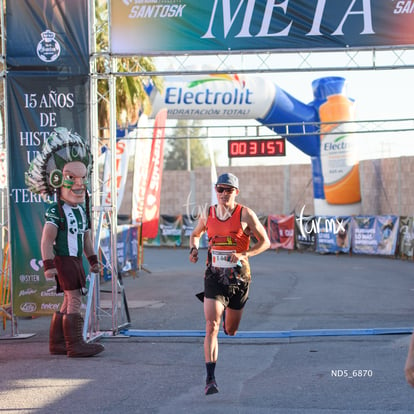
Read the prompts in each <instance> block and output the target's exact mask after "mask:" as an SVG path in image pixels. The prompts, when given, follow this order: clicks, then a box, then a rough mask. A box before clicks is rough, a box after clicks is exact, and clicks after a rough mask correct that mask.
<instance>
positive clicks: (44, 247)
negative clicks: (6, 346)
mask: <svg viewBox="0 0 414 414" xmlns="http://www.w3.org/2000/svg"><path fill="white" fill-rule="evenodd" d="M91 171H92V155H91V152H90V149H89V146H88V145H87V143H85V142H84V140H83V139H82V137H80V136H79V135H77V134H76V133H73V132H70V131H68V130H67V129H66V128H56V129H55V130H54V131H53V132H52V133H51V134H50V136H49V138H48V139H47V141H46V142H45V143H44V145H43V147H42V151H41V152H40V153H39V154H38V155H37V156H36V158H35V159H34V160H33V161H32V163H31V164H30V167H29V170H28V172H27V173H26V176H25V179H26V185H27V186H28V188H29V190H30V191H31V192H33V193H35V194H40V195H42V197H47V196H53V195H54V194H55V193H56V195H57V197H56V198H57V202H55V203H52V204H51V205H50V206H49V207H48V209H47V211H46V214H45V219H46V220H45V225H44V227H43V232H42V240H41V253H42V259H43V266H44V272H45V277H46V279H51V278H54V279H56V283H57V288H56V291H57V292H58V293H59V292H63V295H64V296H63V303H62V306H61V308H60V311H59V312H55V313H54V314H53V317H52V321H51V325H50V335H49V350H50V353H51V354H63V355H68V356H69V357H89V356H93V355H96V354H98V353H100V352H102V351H103V350H104V347H103V346H102V345H101V344H98V343H87V342H85V341H84V340H83V337H82V329H83V319H82V316H81V314H80V309H81V304H82V294H83V293H84V292H85V286H86V275H85V270H84V268H83V264H82V255H83V254H85V256H86V257H87V258H88V261H89V264H90V267H91V271H92V272H99V270H100V269H99V262H98V258H97V255H96V252H95V251H94V248H93V243H92V237H91V223H90V222H91V220H90V213H89V196H88V189H87V184H88V177H89V175H90V173H91Z"/></svg>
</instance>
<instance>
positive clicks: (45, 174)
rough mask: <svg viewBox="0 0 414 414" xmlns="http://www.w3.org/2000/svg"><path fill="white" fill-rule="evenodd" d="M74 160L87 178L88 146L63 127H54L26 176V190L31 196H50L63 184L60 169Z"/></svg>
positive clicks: (90, 159) (78, 136) (88, 164)
mask: <svg viewBox="0 0 414 414" xmlns="http://www.w3.org/2000/svg"><path fill="white" fill-rule="evenodd" d="M73 161H80V162H82V163H83V164H85V166H86V168H87V171H88V175H89V174H90V173H91V171H92V154H91V151H90V148H89V145H88V144H87V143H86V142H85V141H84V140H83V138H82V137H81V136H80V135H78V134H77V133H75V132H71V131H69V130H68V129H66V128H64V127H58V128H55V130H54V131H53V132H52V133H51V134H50V135H49V137H48V139H47V140H46V142H45V143H44V144H43V147H42V151H41V152H39V153H38V154H37V156H36V157H35V158H34V159H33V161H32V162H31V163H30V166H29V170H28V171H27V172H26V173H25V182H26V185H27V187H28V188H29V190H30V191H31V192H32V193H35V194H41V195H42V196H47V195H49V196H52V195H53V193H54V192H55V191H56V189H57V188H59V187H61V186H62V184H63V173H62V170H63V167H64V166H65V165H66V164H67V163H69V162H73Z"/></svg>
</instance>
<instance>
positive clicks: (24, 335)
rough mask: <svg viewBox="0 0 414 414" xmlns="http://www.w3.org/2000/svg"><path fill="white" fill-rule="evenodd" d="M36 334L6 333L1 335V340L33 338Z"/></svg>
mask: <svg viewBox="0 0 414 414" xmlns="http://www.w3.org/2000/svg"><path fill="white" fill-rule="evenodd" d="M35 335H36V334H35V333H27V334H17V335H5V336H0V341H1V340H10V339H27V338H31V337H32V336H35Z"/></svg>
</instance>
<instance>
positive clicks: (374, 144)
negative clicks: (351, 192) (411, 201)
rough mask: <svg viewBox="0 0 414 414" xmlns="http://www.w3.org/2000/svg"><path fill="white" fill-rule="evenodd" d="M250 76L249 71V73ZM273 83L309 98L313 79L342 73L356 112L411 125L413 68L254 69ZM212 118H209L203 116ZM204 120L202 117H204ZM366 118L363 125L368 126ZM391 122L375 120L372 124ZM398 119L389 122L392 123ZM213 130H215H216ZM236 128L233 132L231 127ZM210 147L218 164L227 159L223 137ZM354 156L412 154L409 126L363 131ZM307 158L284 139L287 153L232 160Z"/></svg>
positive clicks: (301, 160)
mask: <svg viewBox="0 0 414 414" xmlns="http://www.w3.org/2000/svg"><path fill="white" fill-rule="evenodd" d="M252 76H253V75H252ZM254 76H264V77H266V78H269V79H271V80H272V82H274V83H275V84H277V85H278V86H279V87H280V88H282V89H283V90H284V91H286V92H288V93H289V94H290V95H292V96H293V97H294V98H296V99H298V100H299V101H302V102H303V103H309V102H312V101H313V99H314V98H313V92H312V81H313V80H315V79H318V78H321V77H325V76H342V77H344V78H345V79H346V85H347V95H348V96H349V97H350V98H352V99H353V100H355V104H356V118H357V120H359V121H365V120H379V121H382V120H391V119H411V121H410V122H406V123H404V125H403V126H404V127H411V128H413V129H414V88H413V86H412V85H413V80H414V70H412V69H395V70H369V71H366V70H364V71H356V70H354V71H346V72H345V71H334V72H333V71H330V72H305V73H302V72H301V73H275V74H272V75H269V74H258V75H254ZM208 122H211V121H208ZM208 122H207V121H205V123H208ZM248 123H251V124H252V125H256V124H257V122H256V121H254V120H246V122H243V124H248ZM212 124H214V125H217V124H222V125H223V136H228V135H229V134H231V133H232V130H237V128H236V127H237V124H240V120H239V121H238V122H236V123H235V124H234V125H235V126H234V127H229V125H231V124H232V122H231V121H230V120H224V121H218V120H215V121H214V122H213V123H212ZM367 125H368V124H365V125H363V127H365V128H366V127H367ZM386 125H388V126H387V129H388V130H389V129H390V126H391V125H390V124H386V123H384V124H382V123H376V124H375V127H376V128H377V129H382V128H384V127H385V126H386ZM394 125H395V126H397V124H394V123H393V126H394ZM215 133H216V134H217V132H215ZM236 134H237V132H236ZM212 142H213V148H214V151H215V153H216V156H217V164H218V165H219V166H220V165H222V166H225V165H229V164H228V162H229V160H228V158H227V139H226V138H222V139H220V138H216V137H214V138H212ZM358 144H359V145H358V148H359V159H360V160H364V159H372V158H390V157H399V156H409V155H414V131H409V132H384V133H378V132H377V133H364V134H361V135H360V137H359V138H358ZM307 163H310V158H309V156H307V155H306V154H304V153H302V152H301V151H299V150H298V149H296V147H294V146H293V145H291V144H289V143H287V155H286V157H261V158H243V159H233V160H232V165H257V164H260V165H282V164H307Z"/></svg>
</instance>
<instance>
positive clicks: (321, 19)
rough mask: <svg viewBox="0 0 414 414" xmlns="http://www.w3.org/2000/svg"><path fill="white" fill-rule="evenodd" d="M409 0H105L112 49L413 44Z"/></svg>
mask: <svg viewBox="0 0 414 414" xmlns="http://www.w3.org/2000/svg"><path fill="white" fill-rule="evenodd" d="M413 24H414V2H413V1H408V0H407V1H395V0H375V1H374V0H343V1H327V0H284V1H280V0H203V1H200V0H168V1H166V0H111V51H112V53H114V54H121V55H132V54H144V55H159V54H180V53H186V52H190V51H192V52H200V53H201V52H204V53H219V52H228V51H242V50H244V51H246V50H252V51H259V50H295V49H296V50H304V49H318V50H319V49H349V48H364V47H380V46H411V45H413V44H414V31H413V30H412V27H413Z"/></svg>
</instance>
